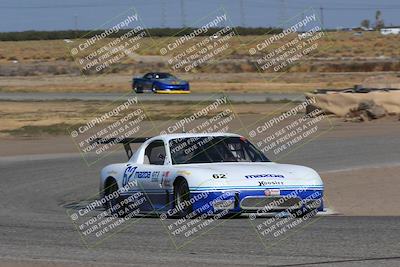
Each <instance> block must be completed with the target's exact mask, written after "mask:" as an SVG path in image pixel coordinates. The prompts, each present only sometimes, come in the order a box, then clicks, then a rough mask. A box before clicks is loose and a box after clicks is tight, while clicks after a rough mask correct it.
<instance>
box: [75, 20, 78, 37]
mask: <svg viewBox="0 0 400 267" xmlns="http://www.w3.org/2000/svg"><path fill="white" fill-rule="evenodd" d="M74 29H75V34H74V37H75V39H76V38H78V15H74Z"/></svg>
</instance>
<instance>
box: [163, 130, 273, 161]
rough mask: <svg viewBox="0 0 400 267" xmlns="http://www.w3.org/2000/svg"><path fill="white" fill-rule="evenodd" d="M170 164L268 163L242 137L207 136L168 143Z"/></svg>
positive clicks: (174, 140) (173, 140) (265, 158)
mask: <svg viewBox="0 0 400 267" xmlns="http://www.w3.org/2000/svg"><path fill="white" fill-rule="evenodd" d="M169 146H170V153H171V158H172V164H192V163H213V162H269V160H268V158H267V157H266V156H265V155H264V154H263V153H262V152H261V151H259V150H258V149H257V148H256V147H255V146H254V145H252V144H251V143H250V142H249V141H248V140H246V139H245V138H243V137H226V136H208V137H192V138H178V139H172V140H170V141H169Z"/></svg>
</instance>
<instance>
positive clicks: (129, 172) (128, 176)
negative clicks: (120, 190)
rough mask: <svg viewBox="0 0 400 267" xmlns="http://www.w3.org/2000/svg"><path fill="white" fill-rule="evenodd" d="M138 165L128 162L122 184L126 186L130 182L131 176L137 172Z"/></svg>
mask: <svg viewBox="0 0 400 267" xmlns="http://www.w3.org/2000/svg"><path fill="white" fill-rule="evenodd" d="M136 168H137V167H133V166H132V165H130V164H128V165H127V168H126V169H125V171H124V176H123V178H122V186H125V185H127V184H128V183H129V181H130V179H131V177H132V176H133V174H134V173H135V171H136Z"/></svg>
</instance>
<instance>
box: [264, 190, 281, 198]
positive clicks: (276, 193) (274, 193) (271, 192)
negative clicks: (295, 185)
mask: <svg viewBox="0 0 400 267" xmlns="http://www.w3.org/2000/svg"><path fill="white" fill-rule="evenodd" d="M264 194H265V195H266V196H267V197H268V196H280V195H281V190H280V189H266V190H265V191H264Z"/></svg>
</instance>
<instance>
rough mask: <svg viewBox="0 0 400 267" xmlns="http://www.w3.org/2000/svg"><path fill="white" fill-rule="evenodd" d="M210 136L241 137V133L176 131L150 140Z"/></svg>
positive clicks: (166, 140)
mask: <svg viewBox="0 0 400 267" xmlns="http://www.w3.org/2000/svg"><path fill="white" fill-rule="evenodd" d="M208 136H214V137H217V136H221V137H241V135H238V134H233V133H174V134H162V135H157V136H154V137H152V138H150V139H149V140H147V141H148V142H152V141H153V140H160V139H162V140H163V141H165V142H168V141H169V140H171V139H178V138H192V137H208Z"/></svg>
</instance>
